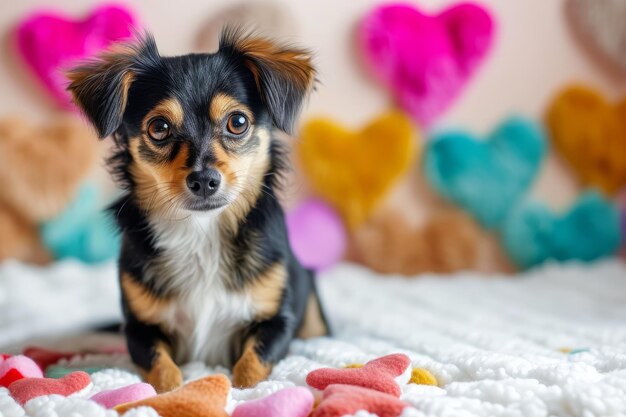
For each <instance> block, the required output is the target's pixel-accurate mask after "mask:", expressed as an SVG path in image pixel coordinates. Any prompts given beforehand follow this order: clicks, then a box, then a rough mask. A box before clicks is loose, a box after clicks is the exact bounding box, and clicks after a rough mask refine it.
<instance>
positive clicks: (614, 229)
mask: <svg viewBox="0 0 626 417" xmlns="http://www.w3.org/2000/svg"><path fill="white" fill-rule="evenodd" d="M501 232H502V243H503V245H504V248H505V250H506V251H507V253H508V254H509V257H510V258H511V259H512V260H513V261H514V262H515V263H516V264H517V265H518V266H520V267H522V268H528V267H531V266H534V265H538V264H541V263H543V262H544V261H546V260H548V259H553V260H556V261H567V260H574V259H576V260H581V261H592V260H594V259H598V258H600V257H603V256H607V255H611V254H613V253H615V251H616V250H617V249H618V248H619V246H620V240H621V236H620V216H619V211H618V210H617V208H616V207H615V206H613V205H612V204H611V203H610V202H609V201H607V200H605V199H604V198H603V197H602V196H601V195H600V194H598V193H596V192H588V193H585V194H583V195H582V196H581V197H580V198H579V199H578V201H577V202H576V203H575V204H574V205H573V207H572V208H571V209H570V210H569V212H567V213H565V214H562V215H558V214H555V213H553V212H552V211H551V210H550V209H549V208H547V207H546V206H544V205H543V204H541V203H538V202H535V201H528V202H524V203H523V204H520V205H519V206H518V207H516V208H515V209H514V210H513V211H511V213H510V214H509V216H508V217H507V220H506V221H505V222H504V224H503V226H502V230H501Z"/></svg>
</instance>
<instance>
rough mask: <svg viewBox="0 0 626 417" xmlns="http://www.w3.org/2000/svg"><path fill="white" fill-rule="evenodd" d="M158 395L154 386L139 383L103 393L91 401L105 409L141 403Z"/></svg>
mask: <svg viewBox="0 0 626 417" xmlns="http://www.w3.org/2000/svg"><path fill="white" fill-rule="evenodd" d="M156 395H157V393H156V391H155V390H154V388H153V387H152V385H150V384H146V383H145V382H139V383H137V384H132V385H128V386H126V387H122V388H118V389H111V390H105V391H101V392H99V393H97V394H96V395H94V396H93V397H91V400H92V401H95V402H97V403H98V404H100V405H101V406H103V407H105V408H113V407H115V406H116V405H120V404H125V403H131V402H135V401H140V400H144V399H146V398H151V397H154V396H156Z"/></svg>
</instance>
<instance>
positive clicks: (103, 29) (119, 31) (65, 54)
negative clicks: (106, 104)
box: [15, 5, 137, 108]
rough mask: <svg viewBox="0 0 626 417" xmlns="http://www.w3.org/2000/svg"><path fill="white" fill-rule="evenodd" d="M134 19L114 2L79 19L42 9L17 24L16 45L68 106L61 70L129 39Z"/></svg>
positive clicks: (22, 55)
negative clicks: (117, 42) (115, 43)
mask: <svg viewBox="0 0 626 417" xmlns="http://www.w3.org/2000/svg"><path fill="white" fill-rule="evenodd" d="M136 22H137V20H136V19H135V17H134V16H133V13H132V12H131V11H130V10H128V9H127V8H126V7H123V6H116V5H103V6H100V7H98V8H96V9H94V10H93V11H92V12H91V13H90V14H89V15H88V16H87V17H85V18H84V19H80V20H74V19H72V18H70V17H67V16H64V15H63V14H61V13H58V12H54V11H44V10H42V11H38V12H35V13H33V14H31V15H29V16H27V17H26V18H25V19H24V20H23V21H22V22H21V23H19V24H18V26H17V28H16V33H15V37H16V44H17V45H16V48H17V52H18V53H19V54H20V55H21V57H22V59H23V60H24V61H25V62H26V64H27V65H28V66H29V67H30V68H31V69H32V71H33V72H34V73H35V75H36V76H37V78H39V80H40V81H41V83H42V84H43V85H44V86H45V87H46V89H47V90H48V91H49V92H50V94H51V95H52V97H53V98H54V100H55V101H56V102H57V103H58V104H59V105H60V106H62V107H65V108H71V106H72V105H71V100H70V96H69V94H68V93H67V92H66V91H65V87H66V85H67V80H66V79H65V75H64V74H63V72H64V70H65V69H67V68H68V67H70V66H71V65H72V63H73V62H76V61H78V60H82V59H85V58H89V57H91V56H93V55H95V54H97V53H98V52H100V51H102V50H103V49H106V48H107V47H108V46H109V45H111V44H112V43H114V42H116V41H120V40H124V39H128V38H130V37H131V36H132V34H133V31H134V28H135V27H136Z"/></svg>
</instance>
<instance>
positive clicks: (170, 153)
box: [68, 29, 328, 392]
mask: <svg viewBox="0 0 626 417" xmlns="http://www.w3.org/2000/svg"><path fill="white" fill-rule="evenodd" d="M68 78H69V79H70V82H71V83H70V85H69V87H68V89H69V91H70V92H71V93H72V95H73V97H74V101H75V103H76V104H77V105H78V106H79V107H80V109H81V110H82V111H83V112H84V114H85V115H86V116H87V118H88V119H89V120H90V121H91V122H92V124H93V125H94V126H95V128H96V130H97V132H98V134H99V136H100V137H106V136H110V135H113V138H114V140H115V144H116V152H115V153H114V155H113V156H112V157H111V159H110V164H111V167H112V171H113V174H114V176H115V177H116V178H117V179H118V180H119V181H120V182H121V184H122V186H123V187H124V188H125V189H126V191H127V193H126V194H125V196H124V197H123V198H121V199H120V201H119V202H118V203H116V204H115V205H114V207H113V214H114V215H115V217H116V218H117V220H118V223H119V226H120V228H121V231H122V234H123V245H122V252H121V255H120V262H119V267H120V284H121V289H122V306H123V311H124V315H125V334H126V336H127V340H128V350H129V352H130V355H131V357H132V360H133V362H134V363H135V364H136V365H137V366H138V367H139V368H140V370H142V372H143V373H144V376H145V379H146V380H147V381H148V382H149V383H151V384H152V385H153V386H154V387H155V388H156V389H157V390H158V391H160V392H164V391H168V390H171V389H173V388H175V387H178V386H179V385H180V384H181V383H182V377H181V372H180V370H179V368H178V366H177V365H176V364H180V363H184V362H187V361H197V360H198V361H204V362H205V363H207V364H209V365H223V366H233V383H234V385H235V386H238V387H249V386H253V385H255V384H256V383H257V382H259V381H261V380H263V379H265V378H266V377H267V376H268V374H269V372H270V371H271V367H272V364H274V363H276V362H277V361H278V360H279V359H281V358H283V357H284V356H285V354H286V353H287V349H288V346H289V343H290V341H291V340H292V339H293V338H294V337H314V336H321V335H325V334H327V332H328V326H327V324H326V320H325V318H324V315H323V312H322V308H321V306H320V303H319V299H318V296H317V292H316V289H315V284H314V277H313V274H312V273H311V272H310V271H309V270H307V269H305V268H304V267H303V266H302V265H300V263H299V262H298V261H297V260H296V258H295V257H294V254H293V252H292V250H291V248H290V246H289V242H288V238H287V232H286V227H285V220H284V214H283V210H282V209H281V206H280V204H279V202H278V201H277V198H276V191H277V187H278V184H277V182H278V178H279V176H280V174H281V171H282V169H283V167H284V156H283V152H282V151H281V146H280V144H279V142H278V141H277V140H276V139H275V137H274V133H275V130H276V129H279V130H282V131H285V132H287V133H289V132H290V131H291V128H292V126H293V124H294V121H295V119H296V117H297V115H298V113H299V110H300V107H301V104H302V102H303V100H304V99H305V97H306V96H307V95H308V93H309V92H310V91H311V89H312V86H313V84H314V80H315V69H314V67H313V65H312V63H311V56H310V54H309V53H308V51H306V50H302V49H298V48H294V47H290V46H283V45H280V44H277V43H274V42H273V41H270V40H268V39H264V38H258V37H254V36H252V35H248V34H244V33H243V32H242V31H241V30H237V29H226V30H224V31H223V32H222V35H221V38H220V46H219V50H218V51H217V52H216V53H214V54H190V55H184V56H178V57H162V56H160V55H159V52H158V50H157V47H156V45H155V41H154V39H153V38H152V37H151V36H149V35H146V36H144V37H142V38H141V39H139V41H138V42H136V43H131V44H128V45H125V46H121V47H118V48H117V49H116V50H112V51H110V52H108V53H106V54H104V55H102V56H100V57H99V58H98V59H96V60H94V61H90V62H86V63H84V64H81V65H79V66H78V67H76V68H74V69H73V70H71V71H70V72H69V73H68Z"/></svg>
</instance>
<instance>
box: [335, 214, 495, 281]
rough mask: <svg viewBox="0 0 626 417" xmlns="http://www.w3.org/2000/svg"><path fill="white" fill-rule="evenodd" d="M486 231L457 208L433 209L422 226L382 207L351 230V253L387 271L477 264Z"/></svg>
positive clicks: (407, 272)
mask: <svg viewBox="0 0 626 417" xmlns="http://www.w3.org/2000/svg"><path fill="white" fill-rule="evenodd" d="M482 234H484V232H482V231H481V229H480V227H479V226H478V225H477V224H476V222H475V221H474V220H472V219H471V218H470V217H469V216H468V215H466V214H464V213H462V212H460V211H458V210H454V209H441V210H439V211H437V212H435V213H434V214H433V215H432V217H430V218H428V219H426V221H425V223H424V224H422V225H421V226H420V227H415V226H413V225H411V224H409V222H408V221H407V219H406V218H405V217H404V215H403V213H402V212H400V211H398V210H393V209H384V210H378V211H377V212H376V213H375V214H374V215H372V217H371V218H370V219H369V220H368V221H367V222H365V223H364V224H363V225H362V226H361V227H359V228H358V229H356V230H355V231H353V232H352V233H351V234H350V240H349V249H348V253H347V258H348V259H349V260H350V261H354V262H357V263H359V264H361V265H365V266H367V267H368V268H371V269H373V270H374V271H376V272H380V273H384V274H402V275H406V276H413V275H416V274H421V273H424V272H436V273H450V272H456V271H467V270H475V269H477V268H478V266H479V265H478V262H479V257H480V253H479V252H480V250H479V248H478V244H477V242H479V241H480V239H481V238H482Z"/></svg>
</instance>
